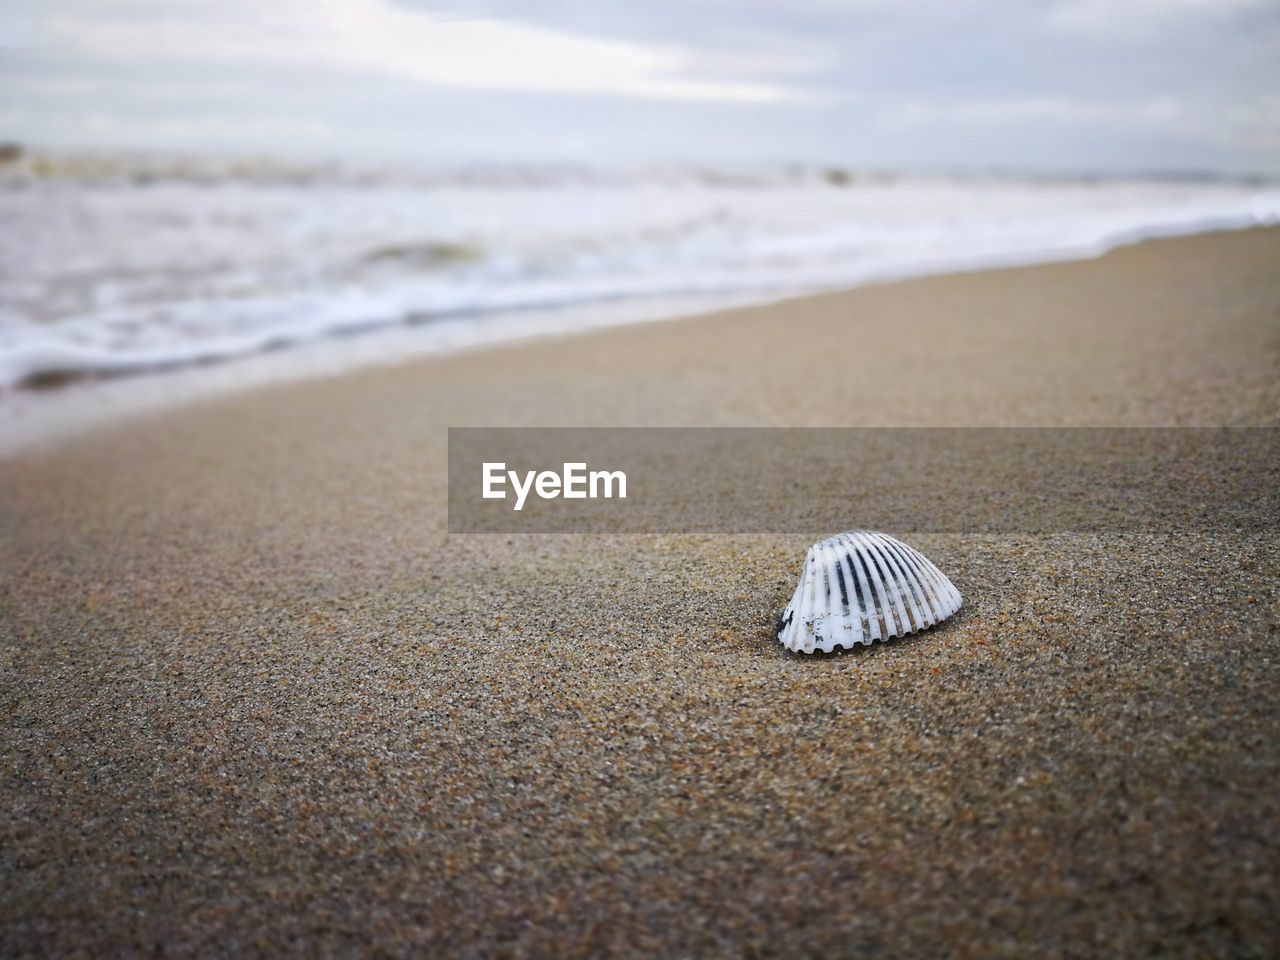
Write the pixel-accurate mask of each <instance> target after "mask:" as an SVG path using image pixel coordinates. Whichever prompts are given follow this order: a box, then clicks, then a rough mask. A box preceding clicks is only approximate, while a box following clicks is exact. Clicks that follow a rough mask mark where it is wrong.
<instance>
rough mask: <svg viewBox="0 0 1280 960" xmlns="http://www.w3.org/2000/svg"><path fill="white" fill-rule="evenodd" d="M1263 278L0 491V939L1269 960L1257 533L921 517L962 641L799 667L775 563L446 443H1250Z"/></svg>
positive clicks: (1002, 292)
mask: <svg viewBox="0 0 1280 960" xmlns="http://www.w3.org/2000/svg"><path fill="white" fill-rule="evenodd" d="M1278 265H1280V230H1274V229H1273V230H1255V231H1248V232H1240V233H1231V234H1221V235H1212V236H1203V237H1194V238H1186V239H1177V240H1167V241H1159V242H1152V243H1145V244H1142V245H1139V246H1136V247H1132V248H1127V249H1122V250H1118V251H1115V252H1112V253H1110V254H1108V255H1107V256H1105V257H1103V258H1100V259H1098V260H1095V261H1088V262H1080V263H1070V264H1058V265H1050V266H1042V267H1030V268H1021V269H1015V270H1005V271H994V272H989V273H981V274H972V275H963V276H952V277H941V278H935V279H928V280H919V281H912V282H907V283H900V284H892V285H885V286H881V287H873V288H867V289H863V290H857V291H852V292H848V293H840V294H831V295H823V296H818V297H811V298H807V299H802V300H796V301H791V302H786V303H780V304H776V305H770V306H763V307H757V308H751V309H746V310H740V311H735V312H732V313H726V314H721V315H715V316H709V317H703V318H694V319H688V320H681V321H673V322H669V323H654V324H648V325H644V326H636V327H629V328H620V329H615V330H608V331H600V332H596V333H591V334H589V335H584V336H580V337H576V338H572V339H563V340H547V341H538V342H532V343H526V344H522V345H514V346H510V347H505V348H501V349H494V350H490V351H485V352H476V353H471V354H465V355H458V356H453V357H443V358H435V359H427V360H419V361H414V362H412V363H408V364H405V365H403V366H400V367H396V368H390V369H375V370H368V371H364V372H360V373H355V374H351V375H347V376H343V377H337V378H330V379H323V380H314V381H310V382H305V383H299V384H290V385H283V386H278V387H271V388H265V389H259V390H255V391H252V392H247V393H243V394H240V395H236V396H230V397H224V398H220V399H217V400H215V401H212V402H207V403H203V404H201V405H196V406H191V407H188V408H185V409H180V410H175V411H172V412H168V413H159V414H156V415H153V416H149V417H147V418H145V419H138V420H135V421H131V422H129V423H126V424H122V425H120V426H118V427H115V428H113V429H110V430H105V431H101V432H98V433H96V434H94V435H92V436H87V437H82V438H79V439H76V440H70V441H67V442H65V443H63V444H61V445H59V446H57V447H55V448H53V449H51V450H45V451H32V452H29V453H27V454H25V455H20V456H17V457H14V458H11V459H9V460H7V461H5V462H2V463H0V709H2V710H3V712H4V715H5V717H6V721H5V725H4V730H3V733H2V734H0V758H2V761H3V766H2V767H0V769H2V770H3V778H2V779H0V876H3V877H4V880H3V883H2V884H0V954H3V955H6V956H15V955H27V954H33V955H38V954H59V955H75V954H81V953H82V954H84V955H91V956H103V955H112V954H124V955H133V954H141V953H147V954H149V953H156V954H161V955H196V954H207V953H214V952H222V953H229V954H236V955H254V954H261V955H279V954H281V953H293V954H302V955H308V956H311V955H317V954H363V955H370V954H372V955H397V956H398V955H406V954H412V953H415V952H416V953H421V954H422V955H437V956H438V955H449V954H460V955H476V956H481V955H483V956H488V955H495V956H501V955H517V956H518V955H552V956H566V957H567V956H577V955H599V954H618V955H621V954H625V953H634V952H641V953H647V954H658V955H692V956H711V955H732V956H742V955H750V954H758V955H786V956H799V955H812V954H820V955H855V956H856V955H868V956H872V955H874V956H934V955H952V956H973V957H989V956H1009V957H1019V958H1025V957H1033V956H1071V955H1078V956H1097V955H1107V956H1138V955H1157V956H1193V955H1214V956H1241V957H1268V956H1274V955H1275V954H1276V953H1277V951H1278V950H1280V921H1278V920H1277V917H1280V893H1278V892H1277V891H1280V800H1278V799H1277V798H1280V750H1278V749H1277V746H1276V744H1277V739H1278V736H1280V718H1278V716H1277V713H1276V710H1275V704H1276V702H1277V697H1278V696H1280V677H1278V675H1277V666H1276V665H1277V662H1280V659H1278V658H1280V631H1278V630H1277V595H1276V583H1277V572H1278V571H1277V561H1276V546H1277V544H1276V536H1275V516H1274V511H1273V510H1266V511H1263V512H1261V513H1259V514H1258V515H1256V516H1254V517H1252V518H1246V519H1248V520H1252V522H1248V523H1244V524H1240V523H1238V522H1237V523H1230V524H1228V523H1222V524H1218V525H1215V524H1213V523H1207V524H1205V525H1202V526H1200V527H1198V528H1196V529H1194V530H1186V531H1160V532H1153V531H1146V532H1133V533H1115V534H1106V535H1103V534H1079V533H1075V534H1073V533H1059V534H1045V535H1030V534H1005V535H999V536H996V535H984V536H978V535H969V534H947V535H939V534H933V535H923V534H922V535H916V536H911V537H909V538H908V539H910V541H911V542H912V543H913V545H915V546H917V547H918V548H920V549H921V550H922V551H923V552H925V553H926V554H927V555H928V556H929V557H930V558H931V559H932V560H934V561H935V562H936V563H937V564H938V566H939V567H940V568H941V569H942V570H944V571H945V572H947V573H948V574H949V575H950V576H951V577H952V579H954V580H955V582H956V584H957V586H958V587H959V589H960V590H961V592H962V593H963V594H964V595H965V597H966V604H965V606H964V608H963V609H962V611H961V612H960V613H959V614H958V615H957V616H956V617H955V618H954V619H953V620H951V621H949V622H948V623H947V624H945V625H944V626H943V627H941V628H939V629H936V630H932V631H929V632H926V633H923V634H920V635H917V636H915V637H912V638H909V639H906V640H898V641H893V642H891V643H889V644H885V645H879V646H876V647H874V648H872V649H870V650H865V651H861V652H859V653H856V654H851V655H845V656H834V657H825V658H823V657H818V658H803V657H798V656H794V655H790V654H787V653H785V652H784V651H783V650H782V648H781V647H780V646H779V645H778V644H777V643H776V642H775V641H774V640H773V639H772V637H771V633H770V627H771V625H772V623H773V619H774V617H775V616H776V615H777V613H778V611H780V610H781V609H782V607H783V606H785V604H786V602H787V600H788V599H789V597H790V594H791V590H792V589H793V588H794V577H795V576H796V575H797V574H798V571H799V564H800V559H801V557H802V556H803V550H804V547H805V546H807V544H808V541H809V539H811V538H809V537H807V536H798V535H788V536H733V537H713V536H693V535H666V536H654V537H643V538H626V537H604V536H594V537H588V536H541V537H507V536H476V537H463V536H453V537H450V536H448V535H447V533H446V528H445V513H444V507H445V440H446V429H447V428H448V427H449V426H462V425H485V426H487V425H511V426H515V425H557V426H559V425H576V424H598V425H634V426H641V425H643V426H655V425H703V424H719V425H823V426H853V425H877V426H883V425H929V426H942V425H955V426H987V425H1003V424H1024V425H1025V424H1039V425H1057V424H1064V425H1066V424H1070V425H1120V426H1143V425H1146V426H1149V425H1184V424H1196V425H1252V426H1270V427H1274V426H1275V425H1276V424H1277V421H1278V420H1280V388H1278V386H1277V384H1280V377H1278V376H1277V374H1278V372H1280V319H1278V314H1277V305H1278V304H1280V270H1277V266H1278ZM816 371H820V372H821V376H822V391H821V396H820V399H819V400H818V401H815V396H814V391H812V390H809V389H806V388H805V387H806V384H807V383H809V382H810V378H811V377H813V376H814V375H815V372H816ZM1169 482H1170V483H1177V482H1178V478H1177V476H1176V471H1174V474H1172V475H1171V476H1170V478H1169ZM853 507H854V505H851V515H850V517H849V525H850V526H856V525H857V524H858V517H857V516H856V515H855V514H856V510H854V508H853ZM820 532H822V531H815V534H816V533H820ZM895 532H896V533H902V534H908V533H910V532H909V531H895Z"/></svg>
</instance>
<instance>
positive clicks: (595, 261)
mask: <svg viewBox="0 0 1280 960" xmlns="http://www.w3.org/2000/svg"><path fill="white" fill-rule="evenodd" d="M0 217H3V221H4V223H5V230H4V231H2V232H0V393H4V392H10V393H11V392H12V391H15V390H19V391H21V390H22V388H24V387H30V386H40V385H45V386H47V385H51V384H60V383H64V382H67V381H71V380H77V379H80V378H85V377H103V376H125V375H141V374H145V373H148V372H154V371H158V370H168V369H174V368H181V367H184V366H189V365H197V364H207V363H209V362H211V361H232V360H235V359H237V358H244V357H248V356H252V355H255V354H261V353H263V352H265V351H273V352H278V353H281V354H285V355H287V354H288V353H289V351H290V350H298V349H299V348H302V347H304V346H307V345H313V346H314V345H316V344H319V343H321V342H324V341H332V340H337V339H342V340H344V341H350V340H351V338H353V337H355V336H356V335H359V337H360V339H361V341H362V342H363V344H364V348H363V354H364V355H367V354H368V353H369V352H370V351H373V352H376V351H377V349H378V347H377V344H383V345H384V346H385V349H386V350H387V351H390V352H391V353H395V352H397V351H401V350H404V351H412V352H422V351H430V350H433V349H456V348H459V347H465V346H467V345H469V344H475V343H481V342H490V341H493V340H495V339H497V340H500V339H506V338H511V337H520V336H525V335H530V334H533V333H538V334H545V333H548V332H554V331H555V330H557V329H571V328H572V329H577V328H580V327H582V326H584V325H591V324H592V323H595V324H600V323H614V322H630V321H634V320H635V319H647V318H651V317H656V316H663V315H670V314H672V313H675V312H695V311H696V310H698V309H700V308H704V307H705V308H708V309H709V308H713V307H716V306H720V305H724V304H726V303H749V302H756V301H765V300H773V299H777V298H779V297H783V296H787V295H791V294H798V293H806V292H814V291H820V290H825V289H833V288H841V287H849V286H854V285H858V284H862V283H867V282H874V281H880V280H888V279H896V278H903V277H911V276H919V275H924V274H931V273H941V272H951V271H957V270H972V269H979V268H983V267H988V266H996V265H1008V264H1020V263H1031V262H1039V261H1047V260H1057V259H1070V258H1077V257H1086V256H1093V255H1096V254H1098V253H1101V252H1104V251H1105V250H1107V249H1109V248H1111V247H1114V246H1116V245H1118V244H1122V243H1127V242H1132V241H1135V240H1139V239H1142V238H1146V237H1153V236H1164V235H1173V234H1181V233H1194V232H1199V231H1207V230H1219V229H1234V228H1242V227H1248V226H1253V225H1257V224H1263V223H1275V222H1277V221H1280V187H1278V186H1277V185H1276V184H1268V183H1261V182H1226V181H1168V180H1142V179H1128V180H1117V179H1099V180H1085V179H1079V180H1018V179H1011V178H998V177H942V176H886V175H857V174H849V173H846V172H833V171H821V170H809V169H798V168H796V169H775V170H750V171H743V170H736V171H716V170H694V169H661V170H632V171H610V172H601V171H591V170H580V169H568V168H534V167H508V168H504V167H489V168H474V169H469V170H447V169H437V170H431V169H416V170H383V171H374V172H369V171H352V170H345V169H342V168H339V167H312V168H287V167H282V166H272V165H266V164H256V165H255V164H248V163H239V164H236V163H229V162H228V163H223V164H218V163H214V162H206V163H195V162H193V161H177V160H175V161H170V162H168V163H165V164H157V163H156V162H154V161H151V162H144V161H141V160H138V159H136V158H97V159H96V160H95V161H94V162H93V163H89V162H87V161H86V162H80V163H72V162H69V161H62V162H55V161H53V160H47V159H46V160H30V159H24V160H22V161H20V162H17V163H11V164H9V165H8V166H7V167H5V168H3V169H0ZM584 307H590V308H591V309H590V310H586V311H584V309H583V308H584ZM561 317H562V318H563V322H560V320H559V319H558V318H561ZM406 331H411V333H412V336H411V337H409V336H407V335H406ZM350 352H351V353H352V355H357V354H362V351H350ZM0 399H2V397H0Z"/></svg>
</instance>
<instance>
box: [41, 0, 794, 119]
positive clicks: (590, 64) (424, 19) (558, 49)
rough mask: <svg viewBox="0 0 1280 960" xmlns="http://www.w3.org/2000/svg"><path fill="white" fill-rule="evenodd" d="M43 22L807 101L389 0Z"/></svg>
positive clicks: (538, 87)
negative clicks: (442, 14)
mask: <svg viewBox="0 0 1280 960" xmlns="http://www.w3.org/2000/svg"><path fill="white" fill-rule="evenodd" d="M42 26H43V34H44V36H45V38H46V39H47V41H48V43H49V44H50V45H52V46H54V47H56V48H58V49H60V50H63V51H69V52H75V53H78V54H80V55H86V56H92V57H97V58H101V59H107V60H124V61H128V60H137V59H145V60H152V61H155V60H160V59H164V60H172V61H179V62H183V63H188V64H189V63H192V62H205V63H211V64H223V65H232V64H244V63H259V64H271V65H301V66H307V67H319V68H324V69H329V70H335V71H359V72H365V73H374V74H383V75H389V76H394V77H398V78H401V79H407V80H411V81H416V82H420V83H425V84H431V85H438V86H443V87H454V88H463V89H478V90H519V91H527V92H564V93H585V94H609V95H615V96H623V97H636V98H649V99H659V100H689V101H709V102H727V103H776V102H783V101H794V100H798V99H803V96H804V95H803V94H802V92H801V91H798V90H795V89H793V88H790V87H785V86H781V85H776V84H770V83H762V82H754V81H750V80H721V79H715V78H711V77H706V76H700V75H699V73H698V71H697V65H698V58H697V56H696V54H695V53H694V52H692V51H689V50H686V49H684V48H682V47H680V46H678V45H659V44H646V43H637V42H629V41H622V40H607V39H599V38H596V37H592V36H587V35H582V34H576V33H572V32H567V31H563V30H555V29H548V28H544V27H538V26H529V25H525V24H521V23H516V22H511V21H505V20H449V19H444V18H440V17H438V16H433V15H431V14H427V13H424V12H421V11H419V10H415V9H411V8H407V7H402V6H398V5H396V4H394V3H392V2H390V0H272V2H270V3H260V2H258V0H223V2H217V0H193V2H188V3H184V4H182V5H180V6H178V5H174V4H171V3H161V2H156V0H132V2H129V0H108V2H105V3H103V2H98V3H89V4H85V5H83V6H80V7H79V9H76V10H74V12H72V13H51V14H50V15H48V16H47V18H46V19H45V21H44V23H43V25H42ZM720 66H721V68H722V69H723V68H724V67H725V66H726V65H725V64H720ZM730 66H731V65H730Z"/></svg>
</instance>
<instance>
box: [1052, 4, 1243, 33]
mask: <svg viewBox="0 0 1280 960" xmlns="http://www.w3.org/2000/svg"><path fill="white" fill-rule="evenodd" d="M1265 2H1266V0H1058V2H1057V3H1056V4H1054V6H1053V8H1052V9H1051V11H1050V14H1049V22H1050V24H1052V25H1054V26H1057V27H1064V28H1066V29H1069V30H1085V31H1101V30H1125V31H1128V30H1139V29H1147V28H1150V27H1152V26H1153V25H1154V26H1158V25H1161V24H1166V25H1167V24H1172V23H1177V22H1180V21H1185V20H1205V19H1211V20H1221V19H1226V18H1229V17H1231V16H1234V15H1236V14H1239V13H1243V12H1246V11H1249V10H1251V9H1253V8H1256V7H1260V6H1262V5H1263V4H1264V3H1265Z"/></svg>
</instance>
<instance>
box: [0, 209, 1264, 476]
mask: <svg viewBox="0 0 1280 960" xmlns="http://www.w3.org/2000/svg"><path fill="white" fill-rule="evenodd" d="M1275 229H1277V228H1276V227H1273V226H1268V225H1266V224H1261V223H1259V224H1255V225H1252V226H1240V225H1232V226H1222V227H1208V228H1205V227H1203V226H1201V227H1197V228H1195V229H1193V230H1191V231H1189V232H1185V233H1184V232H1182V231H1181V230H1180V229H1174V230H1173V231H1171V232H1162V231H1160V230H1155V231H1154V232H1153V233H1144V234H1142V235H1140V236H1138V237H1137V238H1135V239H1125V238H1124V237H1123V236H1122V237H1120V238H1115V239H1113V240H1110V241H1108V242H1107V243H1105V244H1102V245H1089V246H1086V247H1084V248H1079V249H1073V250H1055V251H1042V252H1039V253H1037V252H1030V251H1029V252H1026V253H1024V254H1020V255H1013V256H1012V257H1011V258H1009V262H995V263H983V264H977V265H974V266H973V267H971V268H965V267H961V268H958V269H945V270H943V271H942V272H935V271H926V272H925V273H923V274H914V273H913V274H908V275H905V276H888V277H884V278H876V277H873V278H870V279H867V280H865V281H863V282H860V283H857V284H854V285H851V286H848V287H841V288H839V289H832V290H818V291H808V292H804V291H801V292H796V293H791V294H783V295H781V296H778V297H771V298H745V299H740V298H732V297H723V298H714V299H712V300H711V301H710V302H706V301H705V300H703V301H702V302H701V303H700V300H699V299H693V298H689V299H675V300H668V299H662V300H657V301H651V300H637V301H622V302H618V303H587V304H581V305H577V306H571V307H564V308H558V309H546V310H542V309H535V310H530V311H523V310H521V311H515V312H511V313H497V314H493V315H481V316H475V317H465V318H459V319H457V320H444V321H440V322H439V323H437V324H429V325H427V327H426V328H425V329H423V328H416V329H415V328H413V327H408V326H404V325H396V326H389V327H385V328H381V329H378V330H373V331H370V332H368V333H362V334H356V335H353V336H331V337H327V338H324V339H321V340H317V341H312V342H306V343H300V344H298V345H296V346H294V347H291V348H288V349H285V350H264V351H258V352H255V353H251V354H246V355H240V356H233V357H228V358H225V359H213V360H210V361H208V362H202V363H197V364H194V365H183V366H181V367H179V368H178V369H174V370H159V371H141V372H138V373H136V374H122V375H119V376H105V377H97V376H93V375H88V376H86V377H85V378H84V379H82V380H80V379H77V380H75V381H72V382H71V383H69V384H67V385H65V386H55V387H51V388H45V387H40V388H30V387H17V388H10V389H9V391H8V395H7V396H5V395H0V427H2V428H3V429H0V460H3V459H5V458H9V457H15V456H20V455H22V454H23V453H24V452H27V451H36V450H41V449H49V448H51V447H54V446H56V445H58V444H59V443H61V442H64V441H67V440H72V439H74V438H75V437H76V436H79V435H84V434H86V433H88V432H90V431H93V430H95V429H110V428H111V427H112V426H113V425H117V424H121V423H125V422H128V421H129V420H131V419H134V418H137V417H146V416H148V415H151V414H155V413H163V412H165V411H166V410H177V409H182V408H184V407H187V406H189V405H191V404H199V403H202V402H206V401H210V400H216V399H217V398H219V397H222V396H227V395H232V394H235V393H239V392H243V391H254V390H258V389H262V388H270V387H272V386H275V385H284V384H292V383H300V382H306V381H308V380H313V379H325V378H331V377H342V376H346V375H350V374H358V373H360V372H362V371H368V370H372V369H394V368H396V367H400V366H402V365H405V364H413V363H418V362H425V361H431V360H434V359H447V358H450V357H455V356H459V355H466V354H474V353H477V352H479V353H483V352H486V351H490V350H495V349H497V350H502V349H506V348H515V349H518V348H520V347H521V346H524V345H527V344H531V343H538V342H546V341H550V342H555V341H561V340H566V339H572V338H576V337H580V336H583V335H590V334H593V333H596V332H600V331H608V330H611V329H617V328H626V327H631V326H636V325H648V324H655V323H657V324H663V323H679V322H683V321H686V320H699V319H702V318H705V317H710V316H717V315H720V314H725V313H735V312H737V311H741V310H750V309H758V308H767V307H777V308H783V307H785V305H787V304H789V303H792V302H803V301H806V300H809V299H811V298H815V297H827V296H840V295H843V294H848V293H853V292H855V291H858V290H864V289H869V288H876V287H885V286H890V287H892V286H897V285H899V284H910V283H914V282H918V281H927V280H936V279H942V278H946V277H960V276H969V275H974V274H979V275H980V274H987V273H1000V272H1003V271H1008V270H1024V269H1035V268H1037V267H1042V266H1051V265H1055V264H1066V263H1080V262H1088V261H1091V260H1097V259H1100V258H1103V257H1107V256H1109V255H1111V254H1113V253H1114V252H1116V251H1119V250H1124V249H1127V248H1130V247H1134V246H1141V245H1144V244H1150V243H1159V242H1161V241H1162V240H1169V239H1189V238H1193V237H1211V236H1218V235H1223V234H1234V233H1250V232H1259V231H1263V232H1265V231H1267V230H1275ZM441 328H444V329H445V330H446V331H447V330H450V329H452V330H454V331H456V333H455V341H456V342H455V344H454V345H450V343H449V341H448V334H447V333H446V334H445V338H444V340H443V341H442V339H441V335H440V333H439V331H440V329H441Z"/></svg>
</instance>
